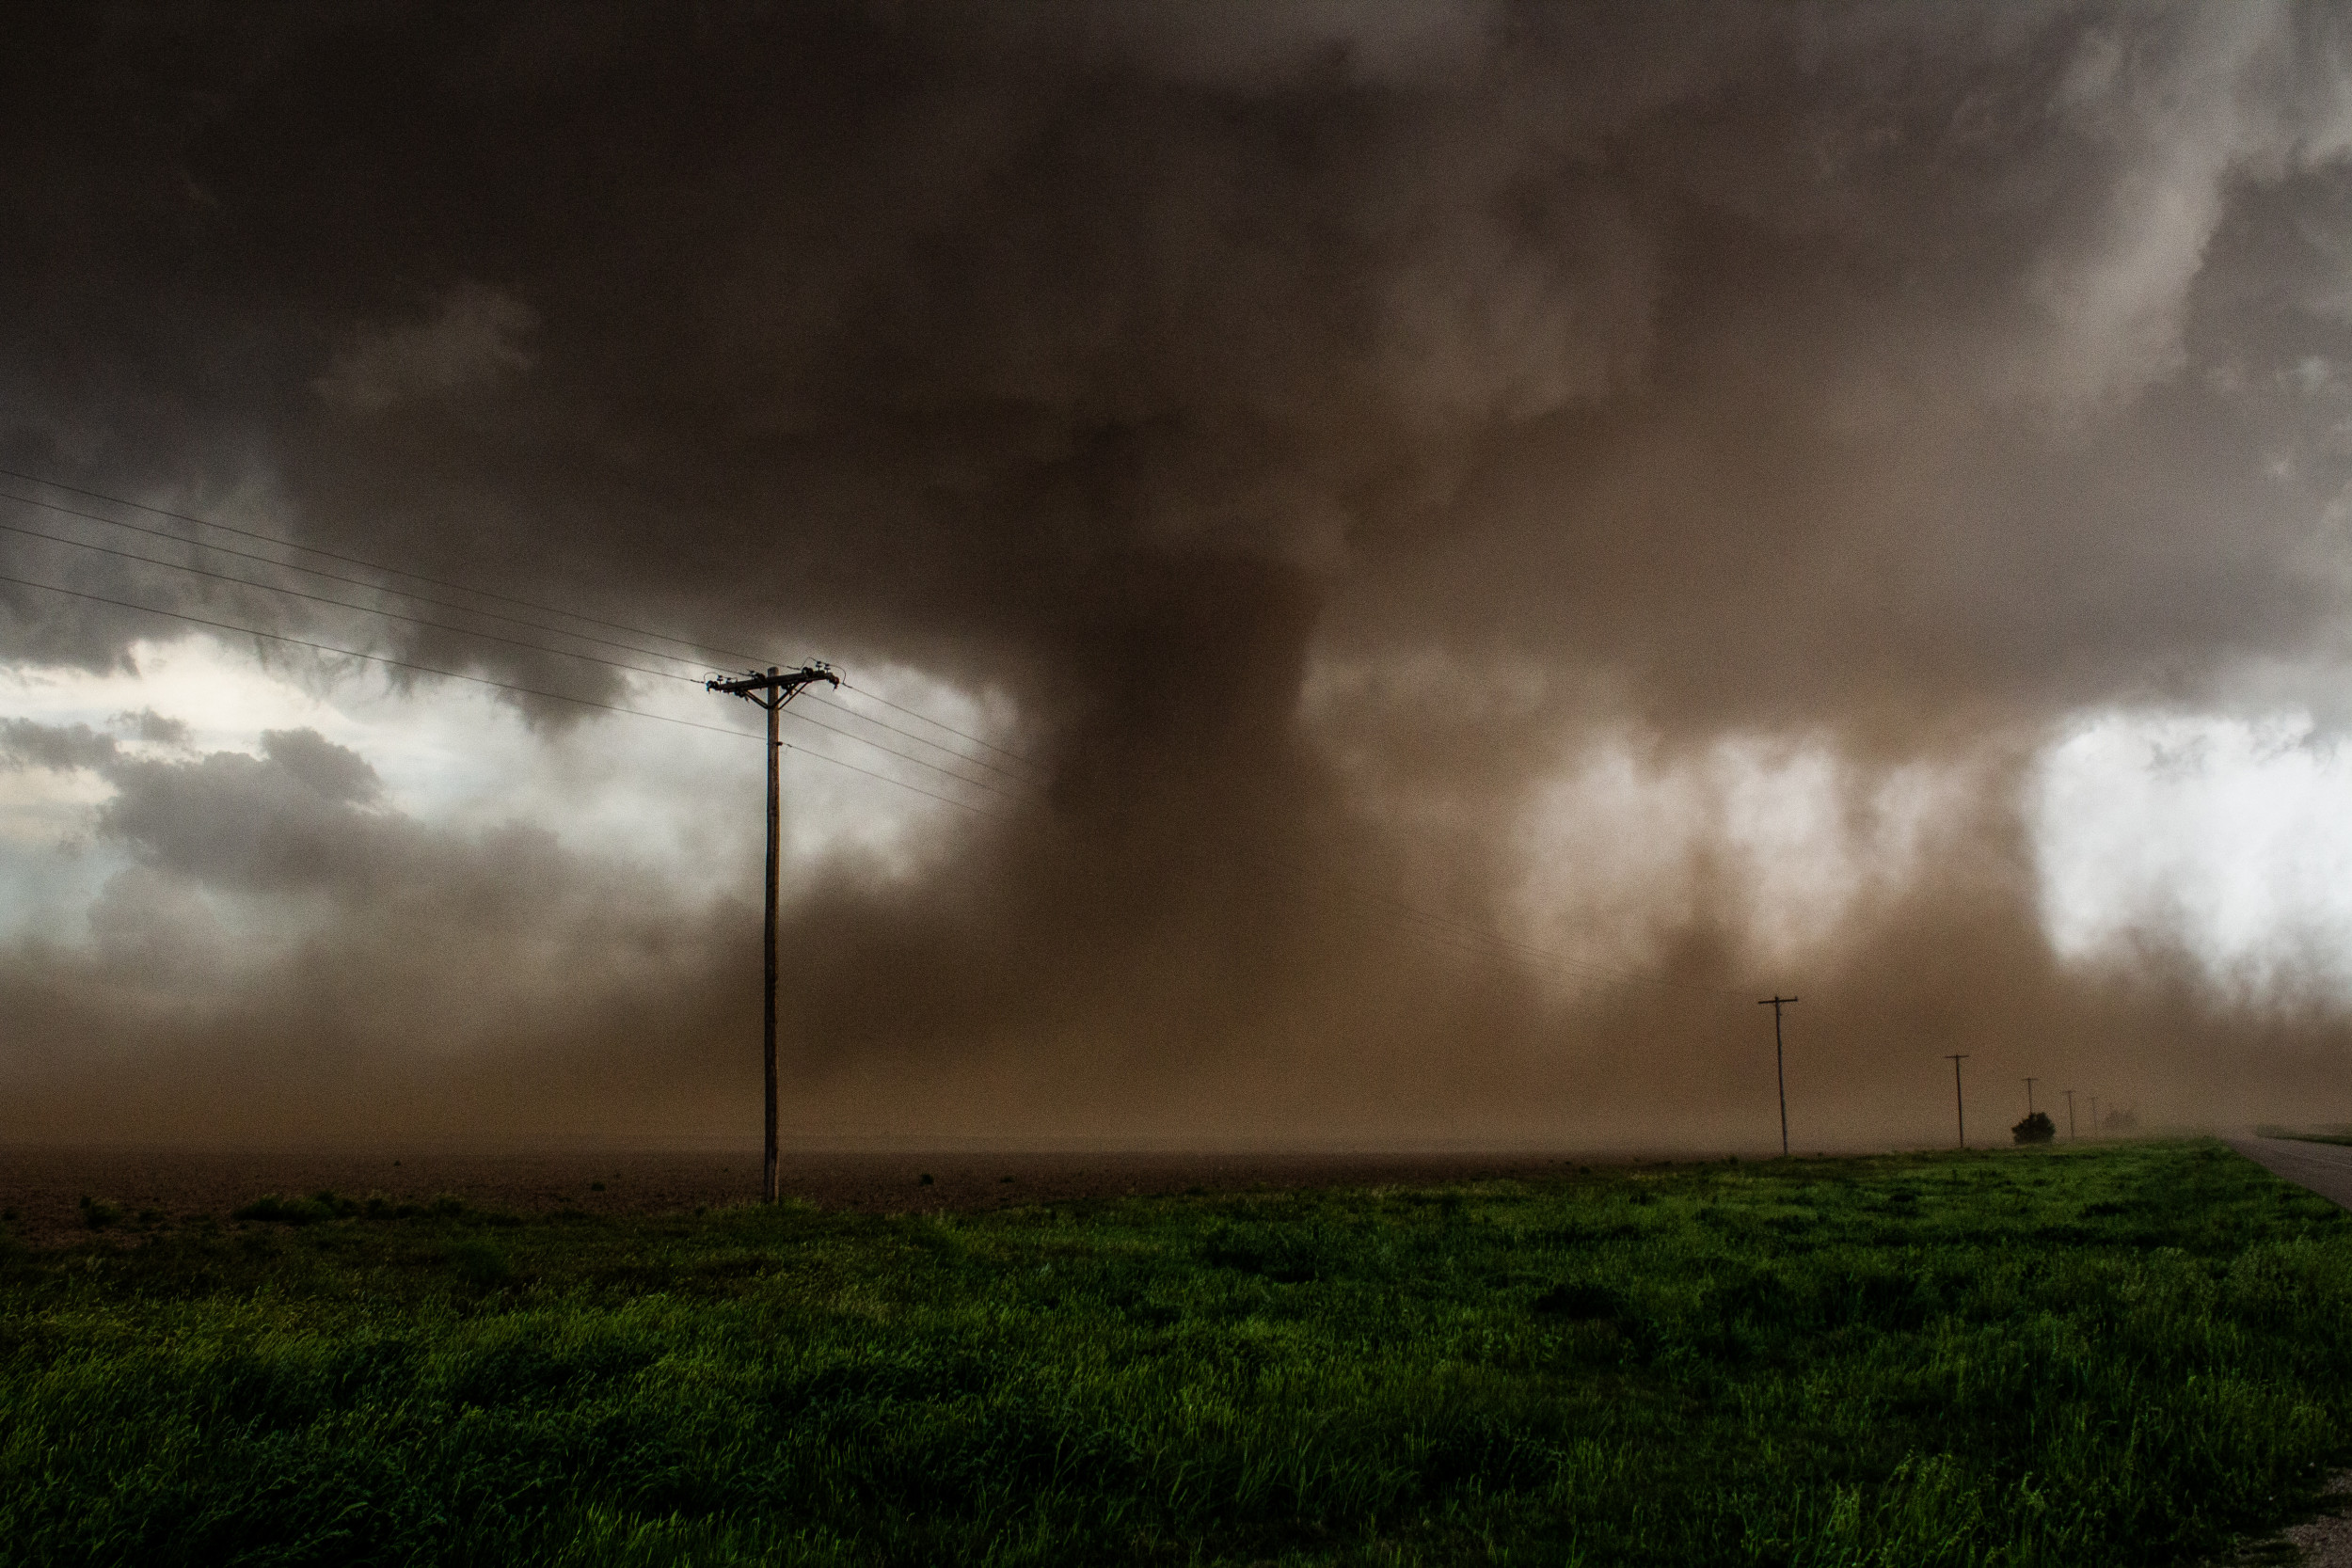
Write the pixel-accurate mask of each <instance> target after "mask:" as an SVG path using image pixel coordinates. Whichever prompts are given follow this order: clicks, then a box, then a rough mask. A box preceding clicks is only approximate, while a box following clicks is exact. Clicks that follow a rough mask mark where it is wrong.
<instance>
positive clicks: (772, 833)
mask: <svg viewBox="0 0 2352 1568" xmlns="http://www.w3.org/2000/svg"><path fill="white" fill-rule="evenodd" d="M818 681H830V682H831V683H832V684H833V685H834V686H835V687H839V686H840V684H841V677H840V676H839V675H836V674H834V673H833V672H832V671H831V670H828V669H827V668H825V666H823V665H821V664H810V665H806V666H804V667H803V668H801V669H798V670H793V671H789V672H787V671H784V670H779V669H777V668H776V667H775V666H774V665H772V664H771V665H770V666H769V667H768V671H767V673H765V674H762V673H760V672H758V671H756V670H754V671H751V672H749V673H746V674H743V675H740V676H739V677H737V678H736V679H734V680H723V679H721V678H719V677H718V676H715V675H714V676H712V677H711V678H710V679H709V680H707V681H705V682H703V689H704V690H706V691H723V692H725V693H726V694H727V695H728V696H730V697H740V698H742V699H743V700H744V701H745V702H747V703H755V704H757V705H759V706H761V707H763V708H765V709H767V710H768V934H767V940H766V941H765V942H762V943H761V944H760V950H761V954H762V956H763V957H764V958H765V960H766V971H767V979H766V990H765V993H764V997H763V1005H762V1007H761V1011H760V1054H761V1058H762V1061H763V1064H764V1070H765V1073H766V1076H767V1081H768V1082H767V1089H768V1142H767V1148H766V1152H765V1155H764V1158H763V1160H762V1163H761V1167H760V1171H761V1174H760V1194H761V1196H763V1197H765V1198H766V1199H767V1200H768V1201H769V1202H770V1203H773V1202H775V1201H776V1196H777V1192H776V874H777V868H778V866H779V864H780V863H781V858H782V838H783V833H782V828H783V825H784V812H783V806H782V797H781V785H780V784H779V773H780V768H781V764H782V761H783V754H784V742H783V740H782V739H780V738H779V737H778V736H777V735H776V721H777V720H778V719H779V718H780V717H781V716H782V715H783V713H784V705H785V704H787V703H788V702H790V701H791V700H792V699H793V698H794V697H796V696H798V695H799V694H800V691H801V689H802V688H803V687H805V686H809V685H812V684H814V683H815V682H818Z"/></svg>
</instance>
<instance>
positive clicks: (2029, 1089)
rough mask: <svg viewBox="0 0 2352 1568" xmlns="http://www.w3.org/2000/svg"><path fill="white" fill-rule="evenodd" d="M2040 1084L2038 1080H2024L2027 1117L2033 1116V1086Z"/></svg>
mask: <svg viewBox="0 0 2352 1568" xmlns="http://www.w3.org/2000/svg"><path fill="white" fill-rule="evenodd" d="M2041 1082H2042V1080H2041V1079H2039V1078H2028V1079H2026V1115H2027V1116H2031V1115H2033V1086H2034V1085H2036V1084H2039V1083H2041Z"/></svg>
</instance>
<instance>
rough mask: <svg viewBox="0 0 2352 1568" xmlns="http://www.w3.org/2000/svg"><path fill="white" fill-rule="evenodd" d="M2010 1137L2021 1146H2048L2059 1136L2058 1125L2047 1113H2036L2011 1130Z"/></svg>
mask: <svg viewBox="0 0 2352 1568" xmlns="http://www.w3.org/2000/svg"><path fill="white" fill-rule="evenodd" d="M2009 1132H2010V1136H2011V1137H2013V1138H2015V1139H2016V1140H2017V1141H2018V1142H2019V1143H2021V1144H2046V1143H2048V1142H2049V1141H2050V1140H2051V1139H2052V1138H2055V1137H2057V1136H2058V1123H2056V1122H2054V1121H2052V1120H2051V1119H2050V1113H2049V1112H2047V1111H2035V1112H2033V1113H2032V1114H2031V1115H2029V1116H2027V1117H2026V1119H2025V1120H2023V1121H2021V1122H2019V1123H2018V1124H2017V1125H2016V1126H2014V1127H2012V1128H2010V1130H2009Z"/></svg>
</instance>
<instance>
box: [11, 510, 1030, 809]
mask: <svg viewBox="0 0 2352 1568" xmlns="http://www.w3.org/2000/svg"><path fill="white" fill-rule="evenodd" d="M0 471H5V470H0ZM0 582H12V583H15V584H16V585H18V586H19V587H22V588H40V589H43V590H46V591H47V592H49V593H52V594H66V595H67V596H68V597H70V598H76V599H87V600H89V601H90V602H91V603H92V604H103V605H112V606H114V607H115V608H116V609H118V610H138V611H139V612H141V613H142V614H147V615H161V616H165V617H167V618H168V619H170V620H174V621H185V622H187V623H189V624H190V625H191V626H210V627H212V628H213V629H214V630H215V631H232V632H236V633H238V634H240V635H242V636H246V637H263V638H267V639H268V640H269V641H273V642H288V643H292V644H293V645H294V646H295V647H297V648H314V649H316V650H317V651H318V652H320V653H323V654H336V655H340V656H341V657H344V658H363V659H366V660H368V661H369V662H370V663H373V664H389V665H390V666H392V667H393V668H394V669H399V670H414V671H417V672H418V673H421V674H427V675H439V676H442V677H443V678H445V679H448V680H453V681H468V682H470V683H471V684H473V685H475V686H488V687H495V688H497V689H499V690H501V691H515V692H520V693H521V694H522V695H524V696H526V697H545V698H548V700H549V701H552V702H558V703H571V704H574V705H577V706H580V707H593V708H600V709H602V710H603V711H605V712H607V713H626V714H628V716H629V717H630V718H632V719H652V720H657V721H660V722H661V723H664V724H680V725H683V726H685V727H686V728H687V729H690V730H708V731H709V732H710V733H711V734H713V735H726V736H735V737H737V738H738V739H742V740H751V739H755V738H757V737H756V736H753V735H752V734H751V733H750V732H749V731H746V730H738V729H730V728H728V727H727V726H726V725H724V724H703V723H697V722H696V721H693V720H691V719H677V718H673V717H672V716H671V715H669V714H666V713H648V712H647V711H646V710H645V709H644V708H641V707H624V706H622V705H620V704H618V703H600V702H597V701H596V699H594V698H592V697H574V696H571V695H569V694H567V693H565V692H562V691H548V690H545V689H541V688H539V687H535V686H519V685H517V684H516V683H515V682H513V681H501V680H492V679H491V678H490V677H489V676H487V675H468V674H462V673H459V672H457V671H455V670H443V669H439V668H437V666H434V665H430V664H419V663H417V662H415V661H414V660H413V659H405V658H394V657H391V656H390V655H389V654H364V653H361V652H360V651H359V650H358V649H357V648H338V647H336V646H335V645H333V644H332V643H328V642H313V641H310V640H309V639H308V638H302V637H289V636H287V635H286V634H285V633H283V632H276V631H262V630H260V629H258V628H256V627H253V626H232V625H230V623H229V622H227V621H212V620H207V619H205V618H204V617H203V616H201V615H189V614H186V613H184V612H183V611H181V610H158V609H157V608H155V607H154V606H153V605H145V604H134V603H133V602H132V601H130V600H128V599H110V598H108V597H107V596H106V595H104V594H87V593H84V592H83V591H82V590H81V589H78V588H60V587H58V586H57V585H56V583H54V582H36V581H34V580H33V579H32V578H20V577H10V576H8V575H7V574H5V573H0ZM784 745H785V747H786V749H787V750H789V751H794V752H800V753H801V755H803V756H804V757H813V758H815V759H816V760H817V761H818V762H826V763H831V764H832V765H833V766H834V767H835V768H847V769H848V770H849V771H850V772H852V773H860V774H863V775H865V776H866V778H869V779H879V780H881V781H882V783H883V784H896V785H897V786H898V788H900V789H904V790H911V791H913V792H914V794H917V795H921V796H925V797H928V798H929V799H930V800H937V801H940V802H942V803H943V804H946V805H950V806H954V807H956V808H958V809H959V810H961V811H968V812H971V813H973V814H974V815H976V816H997V815H999V814H997V813H994V812H992V811H990V810H988V809H987V808H986V807H984V806H976V805H973V804H972V803H971V802H969V801H967V800H956V799H955V798H954V797H952V796H947V795H941V794H938V793H937V792H935V791H932V790H929V789H925V788H923V787H922V786H921V785H919V784H909V783H907V782H906V781H905V780H904V779H894V778H892V777H891V776H890V775H889V774H887V773H877V772H875V771H874V770H873V769H872V768H860V767H859V766H858V765H857V764H855V763H853V762H844V761H842V760H841V759H840V758H839V757H835V756H827V755H826V754H825V753H824V752H812V751H810V750H809V749H808V748H807V747H805V746H795V745H793V744H792V743H791V742H790V741H788V740H787V741H786V742H784Z"/></svg>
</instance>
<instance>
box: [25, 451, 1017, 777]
mask: <svg viewBox="0 0 2352 1568" xmlns="http://www.w3.org/2000/svg"><path fill="white" fill-rule="evenodd" d="M5 499H18V498H15V497H7V498H5ZM74 515H81V514H74ZM95 520H96V521H100V522H103V521H105V519H104V518H98V519H95ZM0 531H6V532H9V533H17V534H22V535H24V537H26V538H28V539H40V540H45V541H47V542H48V543H50V544H53V545H67V546H72V547H73V548H75V549H82V550H91V551H94V552H96V553H97V554H100V555H110V556H113V557H115V558H117V559H118V560H121V561H130V562H137V563H138V564H140V565H143V566H155V567H160V568H162V569H163V570H165V571H168V572H185V573H187V574H188V575H189V576H191V577H199V578H211V579H212V580H214V581H215V582H226V583H232V584H234V585H235V586H237V587H240V588H251V589H254V590H256V591H258V592H260V593H264V594H285V595H286V596H287V597H289V598H294V599H303V600H307V601H309V602H310V603H311V604H322V605H331V606H333V607H334V608H336V609H338V610H351V611H353V612H354V613H356V614H360V615H376V616H381V617H382V618H384V619H385V620H388V621H400V622H404V623H405V624H407V625H409V626H426V627H429V628H431V629H433V630H435V631H445V632H449V633H451V634H453V636H458V637H473V638H479V639H481V640H483V641H487V642H499V643H503V644H505V645H506V646H508V647H512V648H526V649H529V650H530V651H532V652H533V653H542V654H549V655H552V656H554V657H559V658H576V659H580V660H582V661H584V662H586V663H589V664H600V665H603V666H604V667H605V668H606V669H609V670H622V671H627V672H628V673H630V674H636V675H651V676H653V677H655V678H656V679H660V680H673V681H679V682H682V683H684V684H686V685H689V686H693V685H698V684H700V683H699V682H698V681H696V679H695V678H694V677H693V676H691V675H681V674H678V673H675V671H670V670H653V669H648V668H646V667H645V666H644V665H642V664H627V663H623V662H622V661H621V660H619V659H612V658H606V657H603V656H602V655H599V654H584V653H581V652H580V651H579V650H578V649H575V648H551V647H548V645H547V644H546V643H544V642H532V641H528V640H527V639H524V638H519V637H508V636H505V635H504V634H502V633H500V632H493V631H482V630H478V629H477V628H475V627H472V626H451V625H449V624H448V623H447V622H445V621H434V620H428V619H426V618H425V617H423V616H421V615H404V614H402V613H401V612H400V611H399V610H383V609H380V608H378V607H376V606H374V605H363V604H353V603H352V602H351V601H349V600H348V599H336V598H329V597H327V596H326V595H325V594H309V593H305V592H304V591H302V590H301V589H299V588H287V587H284V586H282V585H281V584H278V583H271V582H255V581H254V580H252V579H251V578H241V577H236V576H233V575H231V574H230V573H227V572H215V571H210V570H207V569H206V568H204V567H202V566H190V565H187V564H186V563H184V562H177V561H158V560H156V559H155V558H154V557H152V556H146V555H139V554H135V552H133V551H130V550H119V549H116V548H114V547H113V546H109V545H97V544H92V543H91V542H90V541H88V540H87V539H71V538H67V537H66V536H64V535H62V534H56V533H43V532H41V531H40V530H38V529H28V528H22V527H19V526H18V525H16V524H14V523H0ZM146 531H150V530H142V532H146ZM183 543H194V541H183ZM197 547H198V548H199V549H210V548H213V547H214V546H207V545H198V546H197ZM231 553H242V552H231ZM253 559H260V558H258V557H256V558H253ZM267 564H271V565H282V564H283V562H267ZM288 569H289V570H293V571H302V570H305V568H303V567H299V566H296V567H291V568H288ZM319 575H322V576H324V575H326V574H319ZM336 580H338V581H348V580H350V579H348V578H338V579H336ZM355 586H358V587H362V588H365V587H371V586H373V585H372V584H368V583H358V584H356V585H355ZM386 592H389V593H398V592H400V591H399V590H398V589H389V590H386ZM434 602H436V603H438V602H440V601H434ZM445 608H448V609H452V610H458V611H460V612H461V613H468V611H467V610H466V608H465V607H464V606H463V605H448V606H446V607H445ZM158 613H163V612H161V611H159V612H158ZM525 624H526V625H529V624H532V623H525ZM540 629H542V630H545V631H552V632H554V633H555V634H556V635H557V636H559V637H568V636H571V635H573V634H572V633H569V632H565V631H563V630H561V629H560V628H557V627H552V626H548V627H541V628H540ZM654 657H657V658H667V657H672V656H670V655H667V654H660V653H656V654H655V655H654ZM419 668H422V666H419ZM623 711H628V710H623ZM841 711H843V712H845V713H846V712H848V710H847V709H843V710H841ZM791 717H793V718H795V719H799V720H801V721H803V722H804V723H809V724H814V725H816V726H817V728H818V729H820V730H825V731H827V732H829V733H831V734H834V735H837V736H841V737H842V738H843V739H845V740H849V741H853V742H855V743H856V744H858V745H861V746H870V747H872V748H873V749H874V750H875V751H878V752H882V753H884V754H885V755H888V756H894V757H898V759H900V760H901V761H904V762H911V763H913V764H914V766H915V767H917V768H930V770H931V771H932V772H935V773H941V774H945V775H946V777H948V778H951V779H954V780H956V781H957V782H958V783H960V784H969V785H971V786H972V787H973V788H975V789H984V790H987V791H988V792H989V793H991V794H993V795H997V796H1001V797H1003V798H1004V799H1007V800H1014V799H1018V797H1015V796H1013V795H1011V794H1009V792H1008V791H1005V790H1002V789H998V788H996V787H995V786H994V785H993V784H989V783H988V781H986V780H985V779H974V778H969V777H967V776H966V775H964V774H961V773H959V772H957V771H955V770H954V769H953V768H943V767H941V766H940V765H939V764H937V763H935V762H931V761H929V760H928V759H926V758H923V757H918V756H913V755H910V754H909V753H907V752H901V751H899V750H898V749H897V748H895V747H891V746H885V745H883V744H882V742H881V741H879V740H875V739H872V738H870V737H868V736H862V735H858V734H856V733H855V732H853V731H850V730H845V729H842V728H841V727H840V726H838V725H835V724H828V723H826V722H824V721H822V720H819V719H811V718H809V717H807V716H806V715H805V714H798V713H796V714H793V715H792V716H791ZM868 722H874V721H868ZM908 738H910V739H916V740H919V739H920V738H921V737H920V736H909V737H908ZM943 749H944V748H943ZM810 754H811V755H815V754H817V753H814V752H812V753H810ZM950 754H954V753H950ZM963 760H965V761H969V762H974V763H977V764H978V765H979V766H981V767H988V766H991V765H990V764H988V763H986V762H984V761H982V760H981V759H979V758H977V757H973V758H965V759H963ZM1000 771H1001V769H1000Z"/></svg>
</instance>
